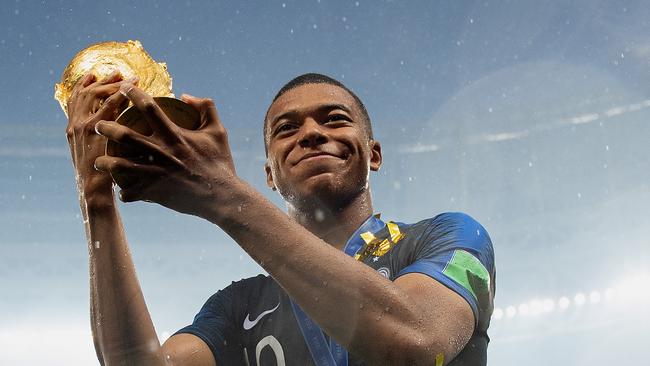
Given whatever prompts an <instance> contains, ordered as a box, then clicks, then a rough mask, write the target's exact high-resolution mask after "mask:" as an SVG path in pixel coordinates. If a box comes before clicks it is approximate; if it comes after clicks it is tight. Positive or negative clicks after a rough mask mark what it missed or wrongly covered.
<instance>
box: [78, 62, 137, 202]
mask: <svg viewBox="0 0 650 366" xmlns="http://www.w3.org/2000/svg"><path fill="white" fill-rule="evenodd" d="M131 81H132V82H133V81H135V80H131ZM122 83H123V81H122V75H120V73H119V72H114V73H112V74H111V75H109V76H107V77H106V78H104V79H103V80H97V78H96V76H95V75H93V74H87V75H85V76H83V77H82V78H81V79H79V81H78V82H77V84H76V85H75V87H74V89H73V90H72V94H71V96H70V99H69V100H68V126H67V127H66V135H67V138H68V145H69V146H70V152H71V153H72V163H73V165H74V168H75V173H76V177H77V186H78V189H79V191H80V193H81V194H86V195H89V194H94V193H96V192H103V193H109V194H112V188H111V177H110V176H109V175H108V174H106V173H104V172H99V171H97V170H96V169H94V168H93V164H94V163H95V159H96V158H97V157H98V156H101V155H103V154H104V150H105V147H106V138H105V137H103V136H100V135H98V134H97V133H96V132H95V124H96V123H97V121H99V120H102V119H103V120H114V119H115V117H116V116H117V115H118V113H119V111H120V110H121V109H123V108H124V107H125V106H126V102H127V99H126V97H124V95H122V94H120V93H117V91H118V90H119V88H120V85H121V84H122Z"/></svg>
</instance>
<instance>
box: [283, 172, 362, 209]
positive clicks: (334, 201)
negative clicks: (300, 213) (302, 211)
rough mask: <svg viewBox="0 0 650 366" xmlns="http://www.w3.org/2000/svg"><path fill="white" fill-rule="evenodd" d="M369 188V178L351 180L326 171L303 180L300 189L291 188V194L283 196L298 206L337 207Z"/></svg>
mask: <svg viewBox="0 0 650 366" xmlns="http://www.w3.org/2000/svg"><path fill="white" fill-rule="evenodd" d="M355 181H356V182H355ZM353 182H355V183H353ZM367 189H368V182H367V179H356V180H351V179H350V178H348V177H346V176H341V175H336V174H333V173H325V174H319V175H316V176H312V177H309V178H308V179H306V180H305V181H303V182H302V184H301V186H300V188H299V189H296V190H291V194H289V195H283V196H284V197H285V200H286V201H287V202H288V203H290V204H291V205H292V206H294V207H296V208H298V207H305V208H307V207H308V208H315V207H319V206H329V207H330V208H336V207H337V206H345V205H346V204H347V203H349V202H350V201H352V200H354V198H356V197H357V196H358V195H359V194H361V193H362V192H363V191H365V190H367Z"/></svg>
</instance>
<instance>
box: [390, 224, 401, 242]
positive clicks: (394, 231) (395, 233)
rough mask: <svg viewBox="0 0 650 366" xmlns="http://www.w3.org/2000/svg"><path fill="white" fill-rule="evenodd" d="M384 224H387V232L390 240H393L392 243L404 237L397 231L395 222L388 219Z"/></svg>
mask: <svg viewBox="0 0 650 366" xmlns="http://www.w3.org/2000/svg"><path fill="white" fill-rule="evenodd" d="M386 226H388V232H389V233H390V240H392V241H393V243H397V242H398V241H400V240H401V239H402V237H404V235H402V233H401V232H400V231H399V226H397V224H396V223H394V222H392V221H389V222H387V223H386Z"/></svg>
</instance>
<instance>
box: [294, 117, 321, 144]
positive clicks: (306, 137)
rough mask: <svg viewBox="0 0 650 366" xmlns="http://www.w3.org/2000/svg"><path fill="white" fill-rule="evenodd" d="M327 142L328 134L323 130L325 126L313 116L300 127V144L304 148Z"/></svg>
mask: <svg viewBox="0 0 650 366" xmlns="http://www.w3.org/2000/svg"><path fill="white" fill-rule="evenodd" d="M326 142H327V135H326V134H325V133H324V131H323V126H322V125H320V124H319V123H318V122H317V121H315V120H314V119H312V118H307V119H305V121H304V123H303V125H302V126H301V127H300V135H299V137H298V144H299V145H300V147H302V148H307V147H314V146H318V145H321V144H324V143H326Z"/></svg>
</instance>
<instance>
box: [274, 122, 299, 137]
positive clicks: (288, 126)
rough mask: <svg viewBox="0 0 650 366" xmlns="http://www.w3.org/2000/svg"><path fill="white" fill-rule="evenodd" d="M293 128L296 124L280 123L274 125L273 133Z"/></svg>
mask: <svg viewBox="0 0 650 366" xmlns="http://www.w3.org/2000/svg"><path fill="white" fill-rule="evenodd" d="M295 128H296V125H294V124H293V123H280V124H278V125H277V126H276V127H275V129H273V135H277V134H280V133H283V132H288V131H291V130H294V129H295Z"/></svg>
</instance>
